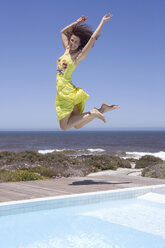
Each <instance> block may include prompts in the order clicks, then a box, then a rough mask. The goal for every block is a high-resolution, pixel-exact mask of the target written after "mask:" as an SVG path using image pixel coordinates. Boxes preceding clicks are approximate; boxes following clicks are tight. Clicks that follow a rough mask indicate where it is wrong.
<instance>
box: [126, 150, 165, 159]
mask: <svg viewBox="0 0 165 248" xmlns="http://www.w3.org/2000/svg"><path fill="white" fill-rule="evenodd" d="M145 155H150V156H154V157H157V158H161V159H162V160H165V152H163V151H160V152H126V157H123V158H135V159H139V158H141V157H143V156H145Z"/></svg>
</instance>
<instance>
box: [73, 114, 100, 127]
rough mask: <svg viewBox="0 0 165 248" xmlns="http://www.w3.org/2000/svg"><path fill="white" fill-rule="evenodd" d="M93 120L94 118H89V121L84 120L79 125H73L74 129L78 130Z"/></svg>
mask: <svg viewBox="0 0 165 248" xmlns="http://www.w3.org/2000/svg"><path fill="white" fill-rule="evenodd" d="M95 118H96V117H94V116H93V117H91V119H86V120H84V121H82V123H81V124H77V125H75V126H74V128H76V129H80V128H82V127H83V126H85V125H86V124H87V123H89V122H90V121H92V120H94V119H95Z"/></svg>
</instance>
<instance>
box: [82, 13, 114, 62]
mask: <svg viewBox="0 0 165 248" xmlns="http://www.w3.org/2000/svg"><path fill="white" fill-rule="evenodd" d="M111 18H112V15H111V14H110V13H109V16H108V17H107V15H105V16H103V18H102V20H101V22H100V24H99V25H98V27H97V28H96V30H95V31H94V33H93V34H92V36H91V38H90V39H89V41H88V43H87V44H86V45H85V47H84V48H83V49H82V51H81V53H80V54H79V55H78V57H77V61H78V62H80V61H81V60H83V59H84V58H86V56H87V55H88V53H89V51H90V49H91V48H92V47H93V44H94V42H95V40H96V39H97V38H98V36H99V34H100V31H101V29H102V26H103V24H104V23H105V22H106V21H108V20H110V19H111Z"/></svg>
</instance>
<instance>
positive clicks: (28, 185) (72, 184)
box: [0, 173, 165, 202]
mask: <svg viewBox="0 0 165 248" xmlns="http://www.w3.org/2000/svg"><path fill="white" fill-rule="evenodd" d="M158 184H165V180H164V179H153V178H144V177H140V176H128V175H122V174H119V175H116V174H112V175H108V174H104V175H98V174H97V173H96V175H89V176H86V177H73V178H59V179H49V180H39V181H28V182H15V183H0V202H8V201H15V200H24V199H33V198H40V197H48V196H61V195H67V194H78V193H87V192H96V191H102V190H113V189H121V188H129V187H140V186H148V185H158Z"/></svg>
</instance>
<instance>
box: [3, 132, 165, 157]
mask: <svg viewBox="0 0 165 248" xmlns="http://www.w3.org/2000/svg"><path fill="white" fill-rule="evenodd" d="M27 150H33V151H38V152H40V153H43V154H45V153H49V152H60V151H67V150H72V151H73V152H76V154H77V155H83V154H105V153H118V154H121V153H126V154H127V157H132V158H140V157H141V156H144V155H147V154H148V155H153V156H156V157H160V158H161V159H163V160H165V131H164V130H162V131H161V130H152V131H151V130H148V131H146V130H136V131H133V130H129V131H128V130H127V131H126V130H118V131H115V130H111V131H99V130H97V131H96V130H88V131H86V130H81V131H77V130H76V131H70V130H69V131H34V130H33V131H0V152H3V151H13V152H21V151H27Z"/></svg>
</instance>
